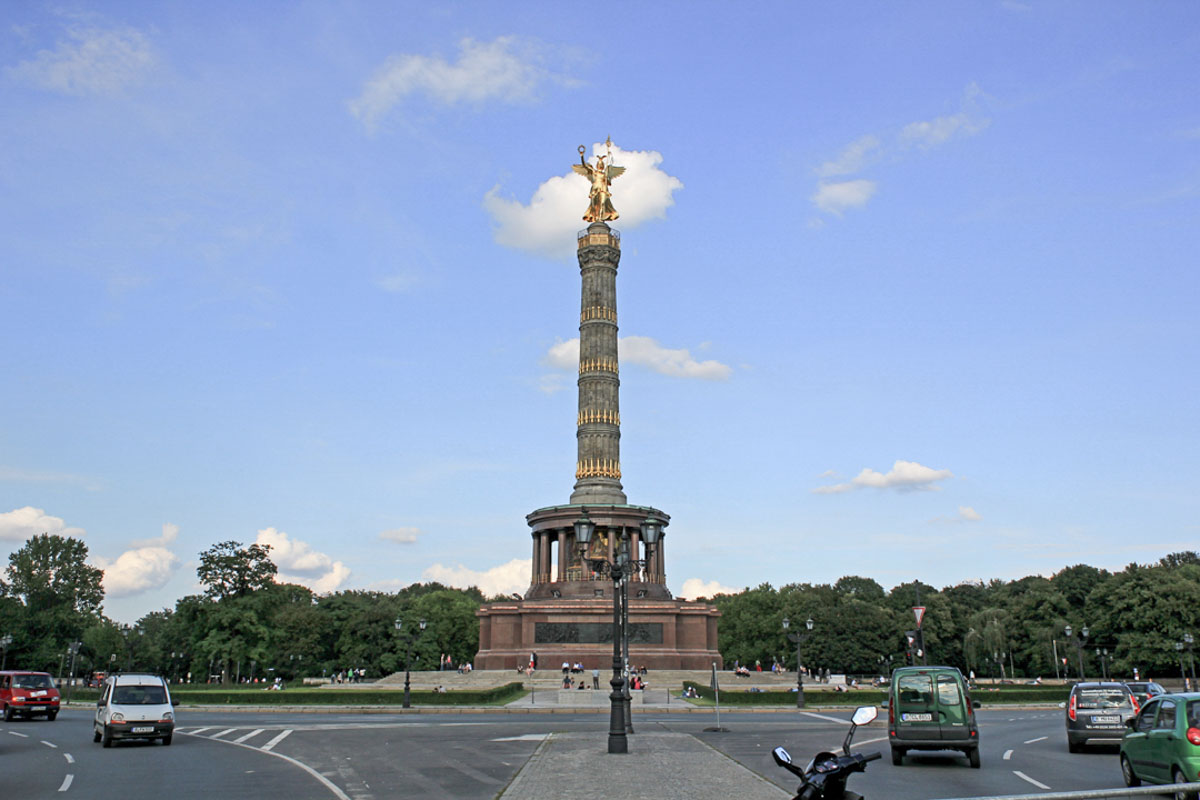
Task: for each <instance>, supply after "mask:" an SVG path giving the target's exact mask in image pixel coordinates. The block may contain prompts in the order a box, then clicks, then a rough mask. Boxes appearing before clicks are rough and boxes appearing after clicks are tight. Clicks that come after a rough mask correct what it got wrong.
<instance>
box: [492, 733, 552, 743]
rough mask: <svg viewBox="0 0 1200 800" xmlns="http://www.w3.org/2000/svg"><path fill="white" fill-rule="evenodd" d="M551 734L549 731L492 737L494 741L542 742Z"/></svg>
mask: <svg viewBox="0 0 1200 800" xmlns="http://www.w3.org/2000/svg"><path fill="white" fill-rule="evenodd" d="M549 735H550V734H548V733H526V734H522V735H521V736H501V737H500V738H499V739H492V741H493V742H540V741H542V740H543V739H545V738H546V737H547V736H549Z"/></svg>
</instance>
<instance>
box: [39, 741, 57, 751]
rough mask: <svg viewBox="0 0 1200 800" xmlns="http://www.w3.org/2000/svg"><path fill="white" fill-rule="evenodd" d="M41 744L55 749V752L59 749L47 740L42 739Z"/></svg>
mask: <svg viewBox="0 0 1200 800" xmlns="http://www.w3.org/2000/svg"><path fill="white" fill-rule="evenodd" d="M41 742H42V744H44V745H46V747H53V748H54V749H55V750H57V749H58V745H56V744H55V743H54V742H47V741H46V740H45V739H42V740H41Z"/></svg>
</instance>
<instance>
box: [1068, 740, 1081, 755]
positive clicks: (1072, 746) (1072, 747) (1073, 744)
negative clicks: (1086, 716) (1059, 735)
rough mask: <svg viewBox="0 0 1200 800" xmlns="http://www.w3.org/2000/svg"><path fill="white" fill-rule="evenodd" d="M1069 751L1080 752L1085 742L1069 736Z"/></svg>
mask: <svg viewBox="0 0 1200 800" xmlns="http://www.w3.org/2000/svg"><path fill="white" fill-rule="evenodd" d="M1067 751H1068V752H1070V753H1079V752H1082V751H1083V742H1079V741H1076V740H1075V739H1072V738H1070V737H1067Z"/></svg>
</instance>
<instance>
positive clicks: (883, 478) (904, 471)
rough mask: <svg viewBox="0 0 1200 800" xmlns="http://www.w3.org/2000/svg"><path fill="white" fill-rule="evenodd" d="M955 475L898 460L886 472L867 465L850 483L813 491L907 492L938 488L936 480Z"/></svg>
mask: <svg viewBox="0 0 1200 800" xmlns="http://www.w3.org/2000/svg"><path fill="white" fill-rule="evenodd" d="M953 476H954V474H953V473H952V472H950V470H948V469H933V468H931V467H926V466H923V465H921V464H918V463H917V462H915V461H897V462H896V463H895V464H893V465H892V468H891V470H890V471H888V472H886V473H881V472H876V471H875V470H873V469H871V468H869V467H867V468H864V469H863V471H862V472H860V473H858V475H857V476H855V477H854V478H853V479H852V480H851V481H849V482H848V483H838V484H835V485H833V486H819V487H817V488H816V489H813V493H814V494H841V493H842V492H851V491H854V490H855V489H898V490H900V491H906V492H911V491H919V490H936V489H940V488H941V487H940V486H934V485H933V484H934V483H935V482H936V481H940V480H945V479H946V478H951V477H953Z"/></svg>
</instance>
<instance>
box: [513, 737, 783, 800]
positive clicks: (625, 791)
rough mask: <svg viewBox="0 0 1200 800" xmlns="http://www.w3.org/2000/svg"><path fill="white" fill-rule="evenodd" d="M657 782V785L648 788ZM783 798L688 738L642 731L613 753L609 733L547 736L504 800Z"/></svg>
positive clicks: (774, 788) (778, 791)
mask: <svg viewBox="0 0 1200 800" xmlns="http://www.w3.org/2000/svg"><path fill="white" fill-rule="evenodd" d="M650 781H652V782H653V786H651V785H650V784H649V783H648V782H650ZM600 796H603V797H612V798H630V799H631V800H632V799H633V798H638V799H639V800H640V798H644V797H650V796H653V797H654V798H655V800H728V798H731V797H736V798H738V800H786V798H788V797H791V793H790V792H785V791H784V790H783V789H780V788H779V787H778V786H776V785H775V784H773V783H771V782H770V781H768V780H767V779H766V778H763V777H761V776H759V775H757V774H755V773H753V772H751V771H750V770H748V769H746V768H745V767H743V766H742V765H741V764H739V763H737V762H736V761H734V760H733V759H731V758H729V757H728V756H726V755H725V754H724V753H721V752H720V751H718V750H715V749H714V748H712V747H709V746H708V745H707V744H705V743H704V742H702V741H700V740H699V739H697V738H696V737H695V736H691V735H690V734H686V733H638V734H637V735H636V736H631V737H629V752H628V753H621V754H610V753H609V752H608V733H607V732H604V733H554V734H550V735H549V736H548V737H546V739H545V741H543V742H542V744H541V745H540V746H539V747H538V749H537V750H536V751H535V752H534V754H533V755H532V756H531V757H530V759H529V760H528V761H527V762H525V766H524V767H522V768H521V771H520V772H518V773H517V777H515V778H513V781H512V783H510V784H509V785H508V788H507V789H505V790H504V793H503V794H502V795H500V800H594V798H596V797H600Z"/></svg>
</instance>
